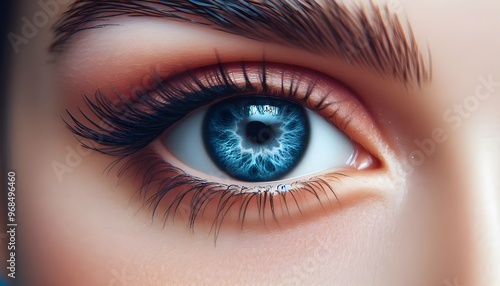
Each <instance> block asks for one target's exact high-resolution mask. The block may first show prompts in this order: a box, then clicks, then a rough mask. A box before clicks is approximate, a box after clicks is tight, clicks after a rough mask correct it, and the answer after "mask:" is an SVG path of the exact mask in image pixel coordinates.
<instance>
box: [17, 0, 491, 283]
mask: <svg viewBox="0 0 500 286" xmlns="http://www.w3.org/2000/svg"><path fill="white" fill-rule="evenodd" d="M24 2H25V3H24V4H23V5H21V9H20V14H19V17H17V18H21V17H23V16H25V15H33V14H34V13H35V12H36V11H38V10H40V7H39V6H37V4H36V3H31V2H29V3H28V1H24ZM61 2H62V1H61ZM88 2H92V1H88ZM106 2H108V3H109V2H111V1H106ZM131 2H138V1H131ZM165 2H169V1H165ZM172 2H173V1H172ZM283 2H287V1H283ZM288 2H293V1H288ZM304 2H308V1H304ZM318 3H319V4H320V5H323V6H322V7H325V6H327V7H328V4H329V1H327V0H325V1H318ZM325 3H326V4H325ZM356 3H361V4H363V5H365V8H364V9H365V11H371V10H370V9H374V7H382V8H383V7H385V6H384V5H385V4H387V5H388V6H387V7H388V9H389V12H387V13H389V14H390V15H393V17H389V19H394V16H395V15H397V16H398V18H399V19H400V21H401V23H402V24H401V25H402V26H403V27H405V31H406V32H407V33H409V31H410V28H406V26H407V25H406V21H409V22H410V24H411V30H412V31H413V34H414V41H415V45H416V46H418V48H415V47H414V46H413V45H409V46H408V47H409V49H408V51H409V52H408V53H407V54H405V55H407V56H408V57H407V58H405V57H404V56H401V55H400V60H399V61H394V60H393V58H389V59H388V61H387V62H384V63H383V64H380V63H379V62H377V61H376V60H375V61H373V62H371V64H363V61H362V60H356V59H357V58H359V57H361V55H363V54H361V51H363V52H366V50H365V49H369V50H370V51H373V50H376V49H375V48H374V47H373V46H369V44H368V45H360V46H359V49H358V50H357V52H356V53H355V54H354V55H353V54H352V53H351V54H350V55H349V56H347V55H345V54H342V51H344V52H345V50H342V49H337V50H335V48H331V49H332V51H331V52H328V51H327V52H324V50H325V49H322V51H321V52H320V51H317V50H314V47H315V46H317V45H313V44H310V45H306V44H295V45H293V44H292V45H290V44H285V42H284V41H283V40H282V39H283V37H281V38H280V37H276V38H271V39H272V40H266V39H269V38H270V37H259V36H258V35H259V33H255V31H258V29H257V28H256V29H255V31H254V33H255V34H256V35H257V36H255V35H254V36H252V37H251V38H248V37H245V36H243V35H241V34H248V32H246V33H241V31H238V30H233V31H231V30H230V31H227V29H224V31H220V30H217V29H214V27H213V26H206V25H205V26H204V25H200V24H196V23H189V22H188V21H185V20H179V19H172V18H153V17H129V16H123V15H122V16H117V17H112V18H110V19H109V20H108V21H107V22H106V23H107V24H110V25H109V26H106V27H103V28H99V29H90V30H88V31H83V32H80V33H77V34H74V35H72V36H71V38H68V39H67V41H64V44H65V45H64V49H62V46H57V49H56V48H53V49H55V50H57V51H56V52H54V51H53V52H52V53H48V52H47V49H48V47H49V46H50V44H51V43H52V40H53V37H54V34H53V33H52V30H51V29H50V25H47V26H45V27H43V28H40V30H39V32H38V34H37V35H36V37H33V39H31V40H30V41H29V43H28V44H26V45H22V46H20V47H19V48H20V52H19V54H18V55H17V56H16V57H15V58H14V59H13V69H12V71H13V84H12V88H11V90H12V95H13V96H12V109H11V110H12V111H11V118H12V119H11V125H12V132H11V137H10V142H11V150H12V154H13V155H12V156H13V160H12V168H13V169H14V170H15V171H16V172H17V173H18V179H19V182H18V188H19V189H20V190H22V191H19V198H18V201H19V210H18V213H19V221H20V227H19V239H20V245H21V246H22V247H20V250H19V255H20V261H21V262H20V263H21V266H19V273H20V274H19V275H21V278H20V279H24V280H20V281H25V283H27V285H31V284H33V283H35V282H33V281H36V284H37V285H172V284H173V285H178V284H216V285H218V284H231V285H232V284H237V285H239V284H258V285H262V284H266V285H267V284H272V285H274V284H278V285H279V284H306V285H309V284H310V285H318V284H319V285H324V284H325V285H447V284H445V282H446V281H451V283H453V281H454V279H458V282H460V284H459V285H497V284H498V283H499V282H500V277H499V276H498V273H496V271H495V270H496V269H498V266H499V263H500V262H499V260H498V259H499V257H500V256H499V254H500V253H499V247H500V246H499V242H498V241H500V238H499V235H500V234H499V224H498V219H499V216H498V204H499V199H498V193H499V192H498V178H497V176H495V175H496V173H498V170H499V169H498V162H499V156H498V151H496V150H499V147H500V146H498V145H499V143H498V142H500V141H499V140H498V139H499V138H500V130H499V129H498V127H497V126H499V125H498V124H499V123H500V118H499V117H498V112H496V107H497V106H498V104H499V103H500V102H499V99H498V97H499V95H500V92H499V91H497V89H498V84H496V82H499V81H500V73H499V68H498V67H499V66H500V56H499V55H498V52H497V51H498V50H499V48H500V41H499V40H498V36H495V35H496V30H497V29H496V27H498V25H500V23H499V21H500V20H498V17H497V16H496V15H498V11H500V4H499V3H497V2H495V1H487V0H483V1H459V2H457V1H454V2H452V1H431V0H429V1H427V0H426V1H411V0H405V1H389V2H388V3H386V2H384V1H376V2H375V4H372V6H370V5H371V4H368V2H367V1H359V2H356ZM330 4H331V3H330ZM339 4H345V5H347V7H350V9H354V10H356V8H355V7H354V6H353V5H351V4H352V3H351V2H347V1H339ZM165 5H167V4H165ZM351 6H353V7H354V8H353V7H351ZM60 7H61V9H60V10H61V11H60V12H62V10H65V9H66V8H64V9H63V8H62V7H63V6H62V5H61V6H60ZM64 7H66V6H64ZM101 8H102V7H101ZM382 8H381V9H382ZM98 11H100V10H98V9H96V10H95V11H92V13H94V14H97V12H98ZM382 11H383V9H382ZM92 13H90V14H91V15H94V14H92ZM311 13H312V12H311ZM192 17H193V19H196V20H198V21H200V22H202V23H208V22H210V21H209V20H207V18H203V15H194V16H192ZM226 17H229V16H227V15H226ZM17 18H16V19H17ZM28 18H30V17H28ZM59 18H60V15H57V16H56V17H53V18H51V23H55V22H56V21H57V20H58V19H59ZM384 19H385V18H384ZM463 19H468V20H467V21H464V20H463ZM384 21H388V20H387V19H385V20H384ZM210 23H212V24H213V25H216V23H213V21H212V22H210ZM393 24H394V23H393ZM19 30H21V27H19ZM264 35H265V34H264ZM407 35H409V34H407ZM365 36H366V35H365ZM304 38H307V37H306V36H303V37H302V38H300V40H303V39H304ZM311 38H313V37H311ZM406 38H407V37H406ZM406 38H405V39H406ZM56 39H57V38H56ZM59 39H61V38H59ZM398 39H399V40H401V38H398ZM298 40H299V39H297V40H296V41H298ZM346 41H347V40H345V39H344V38H343V41H341V42H342V43H345V42H346ZM311 42H312V43H314V42H313V41H311ZM354 42H356V41H354ZM407 42H408V41H407ZM410 42H411V41H410ZM300 43H302V42H300ZM316 44H317V43H316ZM386 44H387V42H386ZM311 47H312V48H311ZM59 48H61V50H59ZM396 50H397V51H399V52H401V51H402V49H396ZM392 52H393V53H394V50H393V51H392ZM403 54H404V53H403ZM415 54H416V55H417V57H416V58H417V61H416V63H417V64H413V65H410V66H411V68H409V69H407V74H411V75H412V76H407V77H406V80H405V77H404V76H403V77H402V76H400V74H401V71H403V70H405V68H404V67H407V66H408V64H407V62H406V64H403V63H402V62H405V61H406V60H407V61H408V62H411V60H409V58H411V56H410V55H415ZM372 58H373V59H376V58H377V57H374V56H372ZM379 58H382V57H381V56H380V55H379ZM391 59H392V60H393V61H391ZM431 59H432V61H431ZM263 60H265V62H266V63H272V64H276V65H279V64H281V65H283V66H285V65H286V70H287V71H294V72H295V73H300V74H307V76H305V77H302V78H303V79H304V78H306V79H309V78H314V79H317V78H319V79H320V80H318V84H317V85H316V88H317V92H315V93H313V94H315V95H318V94H321V92H322V91H323V92H324V91H325V90H327V89H328V88H327V87H328V86H329V85H336V84H339V85H341V86H342V88H331V90H332V91H333V93H334V94H336V96H340V94H342V96H345V97H348V98H351V101H350V105H346V108H347V107H352V106H355V107H356V108H357V109H354V110H358V112H348V111H347V110H349V109H344V108H342V109H339V111H338V116H339V118H343V119H344V120H346V119H347V118H349V117H350V116H351V117H352V118H354V119H351V124H350V126H351V127H349V128H347V129H346V130H345V134H346V135H347V136H349V137H350V138H351V139H352V140H354V141H355V142H356V143H358V144H359V145H360V146H362V147H363V148H364V150H366V152H367V153H369V154H370V156H373V157H374V158H376V160H378V162H379V164H378V165H377V164H376V165H374V166H372V168H369V169H368V170H349V171H346V172H347V174H348V176H345V177H342V178H340V179H339V178H333V179H332V178H331V177H328V176H326V177H325V180H326V182H327V185H328V186H330V187H332V188H333V189H334V192H333V193H332V192H329V193H326V194H324V195H323V196H321V198H320V199H318V200H315V199H313V197H312V196H307V195H302V196H300V197H299V201H300V204H301V206H302V207H303V209H304V211H303V212H302V213H301V214H300V213H299V212H298V211H297V209H296V208H295V209H294V210H295V212H293V210H292V212H293V213H294V214H295V215H293V216H291V217H285V216H282V217H279V218H280V219H281V220H278V223H276V222H274V221H273V218H272V217H271V216H269V217H267V218H265V219H262V220H259V219H258V215H256V213H257V211H256V208H257V207H256V206H255V205H250V207H249V208H250V210H253V215H254V219H255V220H256V221H252V222H251V223H249V224H244V225H243V226H242V227H241V226H239V225H238V221H236V220H233V221H231V220H230V219H228V220H227V222H226V223H225V224H223V226H222V227H221V229H220V232H219V234H218V236H217V239H216V243H214V236H213V232H211V230H210V218H211V216H214V215H215V214H214V212H213V208H212V209H210V208H209V209H207V211H206V213H205V215H204V219H205V220H207V221H206V222H204V220H202V221H200V222H199V223H198V224H196V225H195V227H194V228H189V227H188V226H187V224H186V221H187V218H186V216H188V215H189V208H187V212H186V211H185V212H184V213H183V212H182V208H181V212H180V213H179V215H178V216H177V219H172V217H169V218H167V219H165V217H164V216H163V215H164V213H165V211H166V209H167V208H168V205H169V202H168V197H167V198H166V200H163V201H162V202H161V203H160V204H159V206H158V208H157V212H156V213H155V214H154V215H153V214H152V209H150V208H148V205H147V204H145V199H147V198H149V197H150V196H151V195H152V194H153V193H154V191H155V189H154V188H153V187H151V188H150V189H148V190H147V192H145V193H146V195H145V197H141V196H140V195H139V196H138V195H137V190H138V189H139V188H140V187H141V183H142V180H141V178H140V175H139V176H134V175H137V174H142V173H141V172H140V170H136V169H133V168H132V169H130V170H129V172H126V173H125V175H123V176H119V178H118V176H117V175H118V174H117V173H118V171H119V170H120V169H119V167H117V168H111V170H109V169H107V167H108V166H109V165H110V164H112V163H113V162H114V160H115V159H116V158H114V157H112V156H107V155H105V154H100V153H99V152H97V151H94V150H88V149H84V148H82V147H81V146H80V143H79V142H78V141H77V140H76V138H81V136H80V137H76V138H75V136H74V135H73V134H71V132H69V131H68V129H67V128H66V126H65V124H64V121H63V120H61V116H62V117H63V118H64V119H65V120H66V121H67V122H69V123H70V125H71V124H74V122H72V121H69V120H68V119H69V117H68V114H67V113H66V110H68V111H69V112H70V113H71V114H74V116H75V117H76V119H77V120H78V122H85V123H87V124H88V121H85V118H84V116H83V115H82V114H81V113H79V111H78V109H79V108H80V109H81V110H82V112H83V114H85V115H88V116H90V118H95V117H92V116H94V115H93V114H92V113H91V110H90V109H89V108H88V106H86V104H85V101H84V98H83V97H82V95H87V96H88V97H89V99H90V100H92V101H94V100H95V98H94V95H95V93H96V90H97V89H99V90H100V91H101V92H102V94H104V96H105V97H106V98H110V100H111V101H116V100H117V98H118V96H117V94H119V95H120V96H122V97H123V98H125V99H127V100H131V101H133V100H134V96H135V95H136V93H135V92H137V91H140V92H145V91H150V90H152V89H153V88H154V87H155V84H156V83H157V82H156V81H155V77H159V78H161V79H162V80H167V79H172V78H174V77H175V76H182V74H183V72H185V71H195V73H196V72H200V68H203V67H206V66H216V67H217V65H218V64H229V63H233V64H234V63H236V64H238V65H239V64H240V63H242V62H245V63H253V64H254V66H255V70H256V71H254V76H253V78H255V79H257V78H258V77H259V72H258V69H259V67H261V66H262V62H263ZM272 64H271V65H268V67H269V68H270V69H269V72H270V73H272V72H275V71H277V70H279V69H278V68H276V67H274V66H273V65H272ZM391 65H392V66H391ZM249 66H251V64H249ZM417 66H418V67H419V68H416V67H417ZM381 67H382V68H381ZM283 69H285V68H283ZM398 69H399V70H398ZM380 70H382V72H380ZM394 70H398V71H399V73H395V72H394ZM306 71H307V72H306ZM410 71H413V72H410ZM249 73H250V74H252V68H249ZM235 74H237V72H235ZM417 75H420V76H417ZM240 78H241V77H240ZM277 78H278V79H277ZM489 79H490V80H489ZM488 81H490V84H485V82H488ZM26 82H29V83H30V84H26ZM270 82H271V83H274V86H272V87H274V88H276V87H278V88H279V87H280V83H281V81H280V77H277V76H276V75H275V77H274V81H273V77H272V76H270ZM287 86H288V85H287ZM303 90H305V89H304V87H302V91H303ZM344 90H345V92H344ZM477 90H479V91H480V93H481V94H483V92H489V93H490V94H491V95H490V96H489V97H482V98H484V99H478V101H477V102H478V107H477V108H476V107H470V106H471V104H473V103H470V102H475V101H474V98H479V97H478V96H477V95H476V94H477ZM299 91H300V90H299ZM146 94H148V95H151V93H146ZM471 97H474V98H472V99H471ZM468 106H469V107H468ZM443 114H448V116H447V117H443ZM452 116H454V117H452ZM334 125H335V124H334ZM436 128H438V129H439V130H438V131H436ZM439 131H441V132H439ZM436 134H437V135H436ZM443 138H446V139H443ZM416 141H418V143H416ZM97 145H98V144H97ZM421 146H423V147H421ZM433 146H434V147H433ZM415 150H417V151H418V150H420V151H419V152H415ZM140 155H142V153H140ZM134 158H135V157H134ZM140 158H149V157H147V156H145V157H140V156H139V159H140ZM139 159H137V158H136V159H135V160H139ZM144 173H147V172H144ZM324 173H325V172H324ZM323 175H324V174H323ZM214 177H215V178H217V176H214ZM214 177H210V178H209V179H212V180H213V179H214ZM333 194H335V196H334V195H333ZM148 195H149V196H148ZM319 202H320V203H319ZM339 202H340V203H339ZM250 210H249V211H250ZM251 214H252V213H250V214H249V216H251ZM255 217H257V218H255ZM228 218H230V216H228ZM21 222H22V224H21ZM21 272H22V274H21ZM451 285H453V284H451Z"/></svg>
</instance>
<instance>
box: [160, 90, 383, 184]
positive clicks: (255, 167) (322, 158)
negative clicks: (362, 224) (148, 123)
mask: <svg viewBox="0 0 500 286" xmlns="http://www.w3.org/2000/svg"><path fill="white" fill-rule="evenodd" d="M160 142H161V143H162V144H160V146H162V147H163V148H165V151H167V153H169V154H170V155H169V156H170V157H171V156H173V157H175V159H176V160H178V161H180V162H181V163H182V164H183V165H185V167H186V168H187V169H190V170H194V171H196V172H198V173H199V174H205V175H207V176H211V177H213V176H214V175H215V177H220V178H228V177H229V178H231V179H232V180H235V181H239V182H253V183H257V182H259V183H261V182H273V181H277V180H290V179H298V178H301V177H306V176H314V175H315V174H318V173H320V172H325V171H328V170H333V171H335V170H353V171H354V170H364V169H369V168H375V167H377V166H378V164H379V160H378V159H377V158H375V157H374V156H373V155H372V154H370V153H369V152H368V151H366V150H365V149H364V148H363V147H362V146H361V145H360V144H357V143H356V142H354V141H353V140H351V139H350V138H349V137H348V135H347V134H344V133H343V132H342V131H340V130H339V129H338V128H336V127H335V126H334V125H332V124H330V123H328V122H327V120H325V118H323V117H322V116H320V115H319V114H317V113H316V112H314V111H312V110H309V109H307V108H305V107H303V106H302V105H300V104H298V103H295V102H292V101H289V100H285V99H280V98H276V97H269V96H263V95H249V96H248V95H247V96H240V97H234V98H230V99H225V100H222V101H220V102H217V103H215V104H213V105H211V106H209V107H205V108H203V109H201V110H199V111H195V112H193V113H192V114H190V115H188V116H187V117H186V118H185V119H183V120H182V121H180V122H179V123H178V124H176V125H175V126H173V127H172V128H170V129H169V130H168V131H167V133H166V134H165V135H164V136H163V137H162V138H161V139H160ZM178 167H180V168H181V169H183V168H182V167H181V166H178ZM202 177H203V175H202Z"/></svg>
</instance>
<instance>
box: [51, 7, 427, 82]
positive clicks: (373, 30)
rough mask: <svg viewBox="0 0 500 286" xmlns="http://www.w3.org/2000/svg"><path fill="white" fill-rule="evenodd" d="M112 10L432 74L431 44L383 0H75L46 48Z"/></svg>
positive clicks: (410, 75)
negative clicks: (359, 0)
mask: <svg viewBox="0 0 500 286" xmlns="http://www.w3.org/2000/svg"><path fill="white" fill-rule="evenodd" d="M118 16H134V17H139V16H144V17H146V16H147V17H158V18H170V19H176V20H180V21H187V22H189V23H193V24H199V25H203V26H207V27H211V28H213V29H216V30H220V31H224V32H228V33H231V34H236V35H240V36H244V37H247V38H250V39H255V40H259V41H263V42H270V43H277V44H281V45H285V46H289V47H297V48H301V49H304V50H307V51H310V52H314V53H318V54H321V55H333V56H336V57H339V58H342V59H344V60H346V61H348V62H349V63H351V64H353V65H358V66H364V67H368V68H370V69H372V70H374V71H376V72H378V73H380V74H384V75H389V76H392V77H394V78H396V79H399V80H401V81H403V82H404V83H409V82H411V81H413V82H416V83H418V84H421V83H423V82H426V81H429V80H430V79H431V61H430V52H428V53H427V55H426V57H424V56H423V54H422V52H421V51H420V49H419V48H418V46H417V43H416V40H415V37H414V34H413V31H412V29H411V26H410V25H409V23H407V22H406V23H405V25H403V24H402V22H401V20H400V19H399V17H398V15H397V14H395V13H393V12H391V11H389V9H388V6H382V7H381V6H378V5H376V4H375V3H373V2H370V3H369V4H368V5H365V6H361V5H351V7H348V6H347V5H345V4H339V3H337V2H336V1H333V0H330V1H325V3H324V4H319V3H318V2H316V1H313V0H303V1H299V0H288V1H287V0H270V1H257V0H238V1H231V2H230V1H222V0H205V1H203V0H130V1H123V0H112V1H99V0H77V1H76V2H75V3H73V4H72V5H71V6H70V7H69V10H68V11H67V12H66V13H65V14H64V15H63V17H62V18H61V19H60V21H59V22H58V23H57V24H56V25H55V26H54V32H55V38H54V42H53V44H52V46H51V47H50V51H51V52H53V53H60V52H63V51H64V49H65V47H66V46H67V45H68V42H69V40H70V39H71V38H72V37H73V36H74V35H75V34H78V33H80V32H82V31H86V30H89V29H96V28H104V27H106V26H110V25H111V24H110V23H109V22H108V20H110V19H112V18H114V17H118Z"/></svg>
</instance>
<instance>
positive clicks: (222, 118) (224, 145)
mask: <svg viewBox="0 0 500 286" xmlns="http://www.w3.org/2000/svg"><path fill="white" fill-rule="evenodd" d="M309 133H310V131H309V120H308V117H307V114H306V111H305V109H304V108H303V107H302V106H300V105H298V104H296V103H293V102H291V101H288V100H284V99H278V98H271V97H264V96H251V97H239V98H231V99H227V100H224V101H221V102H219V103H217V104H215V105H213V106H212V107H210V109H209V110H208V112H207V114H206V115H205V119H204V123H203V140H204V144H205V147H206V149H207V151H208V153H209V154H210V157H211V158H212V160H213V161H214V162H215V164H216V165H217V166H218V167H219V168H220V169H221V170H223V171H225V172H226V173H227V174H229V175H230V176H231V177H233V178H235V179H238V180H242V181H249V182H262V181H272V180H276V179H279V178H281V177H283V176H284V175H286V174H287V173H288V172H290V171H291V170H292V169H293V168H294V167H295V166H296V165H297V163H298V162H299V161H300V159H301V157H302V155H303V154H304V151H305V150H306V148H307V144H308V143H309Z"/></svg>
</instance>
